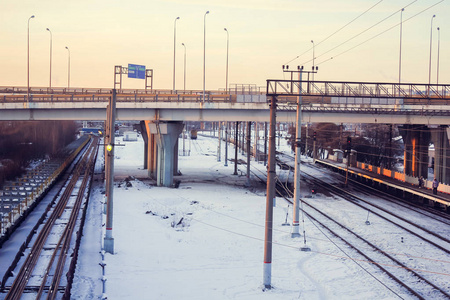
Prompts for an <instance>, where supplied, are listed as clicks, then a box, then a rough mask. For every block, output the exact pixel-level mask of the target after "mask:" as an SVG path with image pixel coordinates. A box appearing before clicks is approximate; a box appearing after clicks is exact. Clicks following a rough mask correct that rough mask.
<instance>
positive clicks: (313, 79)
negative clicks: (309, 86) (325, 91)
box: [311, 40, 315, 81]
mask: <svg viewBox="0 0 450 300" xmlns="http://www.w3.org/2000/svg"><path fill="white" fill-rule="evenodd" d="M311 43H312V44H313V66H312V70H313V73H312V80H313V81H314V60H315V54H314V48H315V47H314V46H315V45H314V41H313V40H311Z"/></svg>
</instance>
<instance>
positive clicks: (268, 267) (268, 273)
mask: <svg viewBox="0 0 450 300" xmlns="http://www.w3.org/2000/svg"><path fill="white" fill-rule="evenodd" d="M276 103H277V99H276V97H275V96H273V97H272V98H271V101H270V130H269V168H268V174H267V198H266V225H265V238H264V269H263V284H264V288H265V289H271V288H272V283H271V281H272V232H273V201H274V198H275V150H276V149H275V134H276V132H275V124H276V109H277V104H276Z"/></svg>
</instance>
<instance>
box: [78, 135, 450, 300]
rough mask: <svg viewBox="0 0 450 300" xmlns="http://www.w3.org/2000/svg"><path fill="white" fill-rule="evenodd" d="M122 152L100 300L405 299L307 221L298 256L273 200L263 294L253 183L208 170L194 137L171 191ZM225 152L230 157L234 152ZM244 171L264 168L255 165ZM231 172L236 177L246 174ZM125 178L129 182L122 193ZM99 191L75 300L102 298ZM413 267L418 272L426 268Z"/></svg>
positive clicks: (210, 148) (214, 164) (258, 203)
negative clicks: (111, 248) (268, 278)
mask: <svg viewBox="0 0 450 300" xmlns="http://www.w3.org/2000/svg"><path fill="white" fill-rule="evenodd" d="M121 143H122V141H121ZM194 143H195V145H194ZM124 144H125V146H124V147H117V148H116V160H115V173H116V183H115V189H114V225H113V237H114V244H115V253H114V255H111V254H105V258H104V261H105V263H106V266H105V279H106V284H105V288H106V290H105V293H106V294H107V296H108V299H398V298H399V296H401V297H402V298H404V299H414V298H413V297H412V296H410V295H408V294H406V293H405V292H404V291H402V290H401V289H400V288H399V287H398V286H396V284H394V283H392V282H391V281H390V280H389V279H387V277H386V276H385V275H384V274H382V273H381V272H380V271H378V270H377V269H375V268H374V267H373V265H372V264H371V263H369V262H364V261H358V262H355V261H353V260H352V259H349V258H348V257H347V256H345V255H344V254H343V253H342V252H341V250H339V249H338V248H336V246H335V245H334V244H333V243H331V242H330V241H329V240H328V238H327V237H326V236H324V234H323V233H321V232H320V231H319V230H318V228H317V227H315V226H314V225H313V224H312V223H311V222H310V221H309V220H308V219H306V220H305V228H306V230H307V236H308V240H307V244H308V245H309V246H310V247H311V250H312V251H310V252H302V251H299V248H300V247H301V246H303V237H301V238H294V239H293V238H291V235H290V227H288V226H282V225H281V224H282V223H284V222H285V218H286V213H287V212H288V222H291V219H292V218H291V215H292V211H291V207H289V208H288V203H287V202H285V201H284V200H282V199H281V198H278V199H277V201H276V207H275V208H274V238H273V239H274V244H273V258H272V259H273V260H272V261H273V263H272V285H273V289H271V290H267V291H263V289H262V280H263V253H264V223H265V205H266V196H265V188H264V187H262V186H261V185H260V184H258V182H257V180H256V179H254V180H253V181H252V183H253V184H252V186H251V187H247V186H246V177H245V176H234V175H232V173H233V171H234V165H233V163H232V162H229V163H228V166H227V167H225V166H224V162H223V157H222V162H218V161H217V157H216V150H217V141H216V140H213V139H211V138H208V137H203V136H200V135H199V138H198V140H197V141H188V144H187V146H186V147H188V148H190V150H191V155H190V156H180V157H179V170H180V171H181V173H182V175H181V176H177V177H176V180H180V181H181V183H180V186H179V188H177V189H175V188H165V187H155V186H154V185H152V182H151V181H150V180H147V179H146V172H147V171H146V170H143V142H142V141H137V142H124ZM179 144H180V145H182V143H181V141H180V143H179ZM189 144H190V146H189ZM222 147H224V143H222ZM228 153H229V156H230V157H231V156H232V155H233V156H234V147H233V146H230V150H229V152H228ZM223 154H224V151H223V150H222V155H223ZM242 158H244V157H242ZM252 168H259V169H261V170H264V169H265V167H264V166H263V165H262V164H261V163H256V162H253V163H252ZM240 169H241V170H242V171H243V172H242V173H243V174H245V169H246V168H245V166H240ZM239 174H241V172H239ZM128 176H133V178H132V179H131V181H130V183H131V185H132V186H128V187H127V185H126V184H125V182H124V180H125V178H127V177H128ZM302 188H303V190H304V191H305V193H307V192H306V191H309V189H308V188H306V187H302ZM102 190H103V188H102V187H101V185H100V184H99V185H97V186H96V187H95V188H94V190H93V192H92V196H91V202H90V211H89V213H88V217H87V220H88V223H87V224H86V227H85V233H84V240H83V243H82V248H81V254H80V261H79V264H78V269H77V274H76V278H75V282H74V287H73V293H72V295H73V298H74V299H86V298H99V297H101V294H102V281H101V278H102V268H101V266H100V265H99V263H100V262H101V260H102V256H101V254H100V251H101V242H102V233H101V230H100V228H101V227H102V224H103V225H104V222H105V221H104V215H102V203H103V202H104V200H105V199H104V195H103V194H102ZM311 200H313V201H315V202H318V203H321V205H322V206H323V208H324V210H325V209H327V210H329V211H330V212H331V211H333V210H335V211H337V210H339V209H340V208H342V213H345V214H348V215H349V219H348V220H349V223H351V220H352V219H353V221H354V223H355V224H363V223H364V221H365V218H366V215H365V214H361V216H360V218H361V220H359V219H356V220H355V216H351V209H352V208H351V207H350V206H349V205H346V206H342V203H339V201H338V200H336V199H335V198H332V197H325V196H323V195H319V196H317V197H316V198H314V199H311ZM356 218H357V217H356ZM355 226H360V225H355ZM373 230H375V231H377V230H378V231H380V232H383V230H384V229H383V228H378V229H375V228H373ZM361 231H364V228H363V227H361ZM395 239H397V237H395ZM420 255H421V254H420V253H418V256H420ZM422 255H423V256H426V254H425V253H422ZM442 264H443V265H444V270H443V271H442V270H441V273H449V272H448V270H449V266H450V258H449V257H448V256H447V258H444V260H443V263H442ZM418 265H419V266H420V268H423V269H426V267H427V266H426V260H423V261H419V262H418ZM445 267H447V269H445ZM364 269H366V270H368V272H367V271H366V270H364ZM369 273H371V274H369ZM442 276H444V278H450V277H449V274H447V275H445V274H444V275H442ZM374 278H377V279H378V280H375V279H374ZM380 282H381V283H384V284H386V285H388V286H389V287H390V288H391V289H392V290H394V291H395V292H396V293H397V294H394V293H393V292H392V291H391V290H389V289H388V288H387V287H386V286H384V285H383V284H381V283H380ZM444 282H445V281H444Z"/></svg>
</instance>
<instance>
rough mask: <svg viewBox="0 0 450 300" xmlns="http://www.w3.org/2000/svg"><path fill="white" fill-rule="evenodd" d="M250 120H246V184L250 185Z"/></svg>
mask: <svg viewBox="0 0 450 300" xmlns="http://www.w3.org/2000/svg"><path fill="white" fill-rule="evenodd" d="M251 134H252V122H247V183H246V185H247V186H250V154H251V150H250V140H251V139H252V136H251Z"/></svg>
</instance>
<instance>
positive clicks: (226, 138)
mask: <svg viewBox="0 0 450 300" xmlns="http://www.w3.org/2000/svg"><path fill="white" fill-rule="evenodd" d="M224 30H225V31H226V32H227V68H226V76H225V94H228V50H229V45H230V35H229V34H228V30H227V29H226V28H224ZM227 166H228V122H225V167H227Z"/></svg>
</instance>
